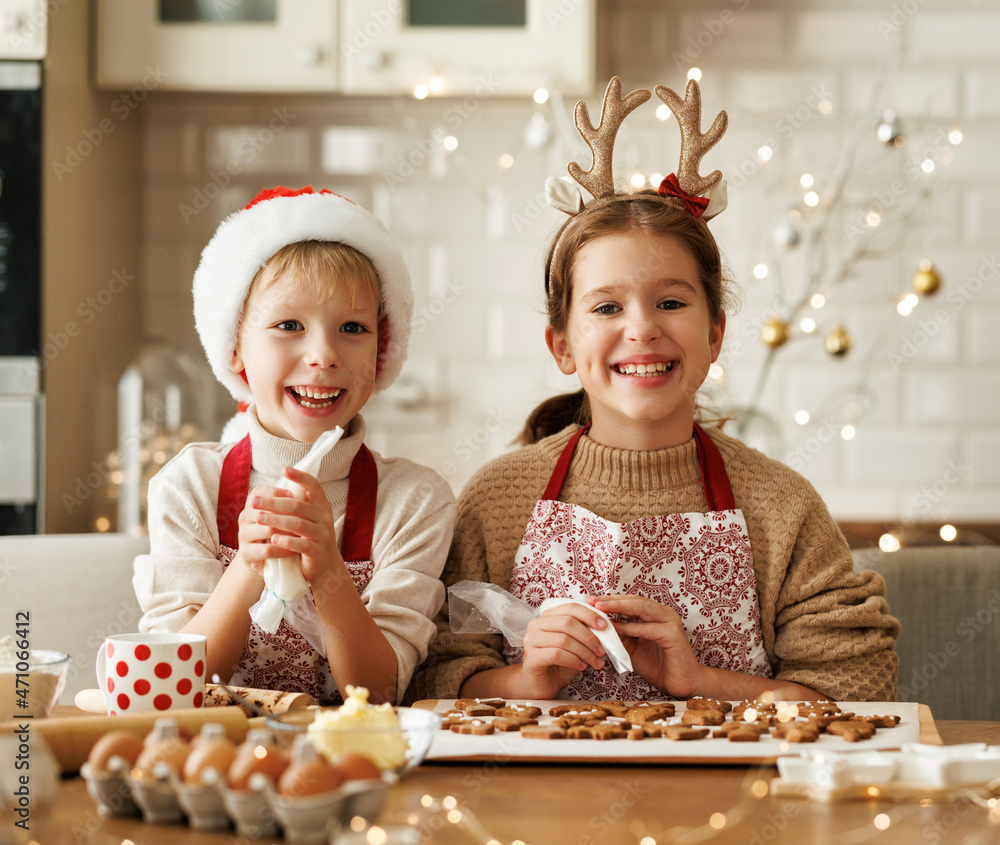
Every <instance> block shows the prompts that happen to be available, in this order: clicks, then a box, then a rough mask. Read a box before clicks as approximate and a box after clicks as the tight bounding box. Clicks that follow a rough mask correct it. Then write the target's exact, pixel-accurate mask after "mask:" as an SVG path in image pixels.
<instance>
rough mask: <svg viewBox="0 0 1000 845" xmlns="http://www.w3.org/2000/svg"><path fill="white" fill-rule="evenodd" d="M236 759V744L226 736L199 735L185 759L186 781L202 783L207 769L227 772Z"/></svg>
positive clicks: (220, 772)
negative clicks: (206, 736)
mask: <svg viewBox="0 0 1000 845" xmlns="http://www.w3.org/2000/svg"><path fill="white" fill-rule="evenodd" d="M234 759H236V744H235V743H234V742H233V741H232V740H231V739H229V738H228V737H225V736H213V737H209V738H207V739H206V738H205V737H203V736H199V737H198V739H196V740H195V741H194V742H193V743H192V744H191V753H190V754H188V756H187V760H185V761H184V782H185V783H201V782H202V774H203V773H204V772H205V770H206V769H215V771H217V772H218V773H219V774H220V775H224V774H226V772H228V771H229V767H230V766H231V765H232V764H233V760H234Z"/></svg>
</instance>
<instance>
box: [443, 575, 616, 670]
mask: <svg viewBox="0 0 1000 845" xmlns="http://www.w3.org/2000/svg"><path fill="white" fill-rule="evenodd" d="M566 603H575V604H581V605H583V606H584V607H586V608H587V609H588V610H591V611H593V612H594V613H596V614H598V615H599V616H603V617H604V618H605V619H607V620H608V626H607V627H606V628H592V629H591V630H592V631H593V632H594V633H595V634H596V635H597V638H598V639H599V640H600V641H601V644H602V645H603V646H604V651H605V653H606V654H607V657H608V659H609V660H610V661H611V664H612V665H613V666H614V667H615V672H617V673H618V674H619V675H622V674H624V673H625V672H631V671H632V658H631V657H630V656H629V653H628V651H627V650H626V649H625V645H624V644H623V643H622V640H621V637H619V636H618V632H617V631H616V630H615V628H614V626H613V625H612V624H611V620H610V619H608V615H607V614H606V613H604V612H602V611H600V610H598V609H597V608H596V607H593V606H592V605H590V604H587V602H586V601H584V600H583V599H573V598H557V597H555V596H553V597H552V598H547V599H545V601H543V602H542V603H541V605H539V607H537V608H534V607H532V606H531V605H530V604H528V603H527V602H526V601H524V599H519V598H517V597H516V596H514V595H512V594H511V593H509V592H508V591H507V590H504V589H503V588H501V587H498V586H497V585H496V584H489V583H486V582H484V581H459V582H458V583H456V584H452V585H451V586H450V587H449V588H448V616H449V619H450V620H451V630H452V631H454V632H455V633H456V634H503V636H504V638H505V639H506V640H507V642H508V643H510V644H511V645H512V646H514V648H521V646H522V645H523V644H524V634H525V632H526V631H527V630H528V623H529V622H530V621H531V620H532V619H534V618H535V617H536V616H538V615H539V614H541V613H543V612H544V611H546V610H548V609H549V608H550V607H558V606H559V605H561V604H566Z"/></svg>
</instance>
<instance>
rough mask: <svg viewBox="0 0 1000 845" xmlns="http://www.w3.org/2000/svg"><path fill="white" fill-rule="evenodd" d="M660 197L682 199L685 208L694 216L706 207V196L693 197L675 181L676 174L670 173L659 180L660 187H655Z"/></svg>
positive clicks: (697, 215)
mask: <svg viewBox="0 0 1000 845" xmlns="http://www.w3.org/2000/svg"><path fill="white" fill-rule="evenodd" d="M656 193H658V194H659V195H660V196H661V197H677V198H678V199H679V200H683V201H684V205H685V206H686V207H687V210H688V211H690V212H691V213H692V214H693V215H694V216H695V217H701V215H702V214H704V213H705V209H706V208H708V197H695V196H692V195H691V194H689V193H688V192H687V191H685V190H684V189H683V188H682V187H681V186H680V183H679V182H678V181H677V174H676V173H671V174H670V175H669V176H668V177H667V178H666V179H664V180H663V181H662V182H660V187H659V188H657V189H656Z"/></svg>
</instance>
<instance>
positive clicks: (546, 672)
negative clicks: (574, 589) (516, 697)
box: [521, 604, 608, 698]
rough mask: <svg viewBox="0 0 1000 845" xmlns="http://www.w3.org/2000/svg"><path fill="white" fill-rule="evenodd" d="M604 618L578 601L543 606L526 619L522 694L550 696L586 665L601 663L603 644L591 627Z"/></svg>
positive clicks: (599, 624) (597, 666) (596, 666)
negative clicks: (544, 607)
mask: <svg viewBox="0 0 1000 845" xmlns="http://www.w3.org/2000/svg"><path fill="white" fill-rule="evenodd" d="M607 624H608V623H607V622H606V621H605V620H604V619H602V618H601V617H600V616H598V615H597V614H596V613H591V612H590V611H589V610H588V609H587V608H586V607H584V606H583V605H579V604H564V605H559V606H558V607H554V608H552V609H551V610H547V611H545V612H544V613H542V614H541V615H540V616H537V617H535V618H534V619H532V620H531V622H529V623H528V630H527V632H526V633H525V635H524V658H523V660H522V662H521V681H522V683H523V684H524V685H525V689H524V693H525V694H524V696H523V697H525V698H554V697H555V696H556V695H557V694H558V693H559V690H561V689H562V688H563V687H565V686H566V684H568V683H569V682H570V681H572V680H573V678H575V677H576V676H577V675H579V674H580V672H582V671H583V670H584V669H586V668H587V667H588V666H592V667H593V668H594V669H601V668H603V667H604V646H603V645H601V641H600V640H599V639H598V638H597V635H596V634H595V633H594V632H593V631H592V630H591V628H604V627H606V626H607Z"/></svg>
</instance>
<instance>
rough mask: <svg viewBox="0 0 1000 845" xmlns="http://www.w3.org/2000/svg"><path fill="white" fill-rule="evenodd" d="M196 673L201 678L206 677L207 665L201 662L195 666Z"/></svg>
mask: <svg viewBox="0 0 1000 845" xmlns="http://www.w3.org/2000/svg"><path fill="white" fill-rule="evenodd" d="M194 673H195V675H197V676H198V677H199V678H201V677H204V675H205V663H204V661H201V660H199V661H198V662H197V663H195V664H194Z"/></svg>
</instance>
